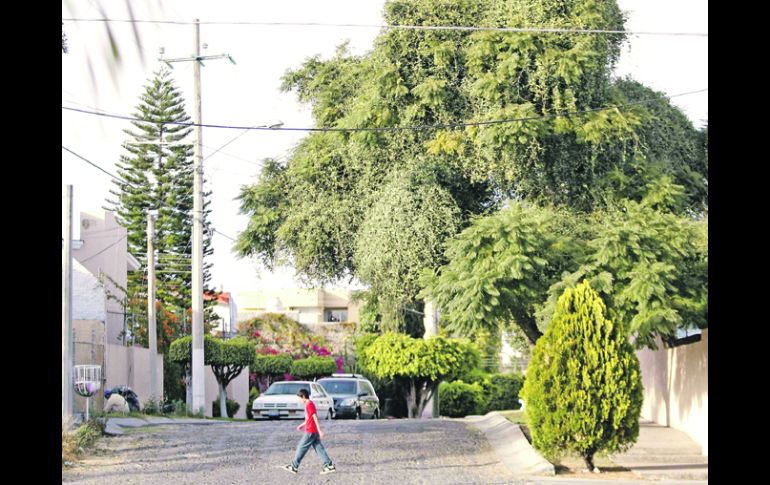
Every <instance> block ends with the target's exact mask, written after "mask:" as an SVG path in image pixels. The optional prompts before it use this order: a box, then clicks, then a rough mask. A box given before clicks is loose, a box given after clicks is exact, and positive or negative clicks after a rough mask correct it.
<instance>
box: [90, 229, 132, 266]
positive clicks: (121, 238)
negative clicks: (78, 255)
mask: <svg viewBox="0 0 770 485" xmlns="http://www.w3.org/2000/svg"><path fill="white" fill-rule="evenodd" d="M127 237H128V234H126V235H123V236H121V237H120V238H119V239H118V240H117V241H115V242H114V243H112V244H110V245H109V246H107V247H105V248H104V249H102V250H101V251H99V252H98V253H95V254H92V255H91V256H89V257H87V258H86V259H83V260H81V261H80V263H81V264H83V263H85V262H86V261H88V260H90V259H92V258H95V257H96V256H99V255H100V254H102V253H103V252H105V251H107V250H108V249H110V248H111V247H113V246H115V245H116V244H118V243H119V242H120V241H122V240H124V239H125V238H127Z"/></svg>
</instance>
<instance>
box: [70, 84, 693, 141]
mask: <svg viewBox="0 0 770 485" xmlns="http://www.w3.org/2000/svg"><path fill="white" fill-rule="evenodd" d="M706 91H708V88H705V89H699V90H697V91H689V92H686V93H679V94H672V95H671V96H668V98H676V97H679V96H687V95H691V94H698V93H703V92H706ZM655 101H657V98H649V99H645V100H641V101H634V102H631V103H624V104H618V105H615V106H605V107H603V108H592V109H587V110H582V111H575V112H574V113H563V114H550V115H544V116H530V117H525V118H508V119H501V120H488V121H471V122H466V123H444V124H437V125H413V126H385V127H373V128H331V127H319V128H299V127H285V126H284V127H280V128H268V127H258V126H257V127H255V126H233V125H215V124H206V123H188V122H181V121H163V122H160V124H167V125H181V126H200V127H203V128H222V129H229V130H266V131H267V130H269V131H309V132H343V133H346V132H356V131H374V132H387V131H418V130H432V129H437V128H438V129H452V128H465V127H469V126H485V125H498V124H503V123H516V122H524V121H544V120H547V119H551V118H570V117H573V116H577V115H581V114H587V113H594V112H598V111H607V110H613V109H619V108H625V107H627V106H634V105H640V104H645V103H651V102H655ZM62 109H64V110H68V111H75V112H78V113H85V114H91V115H95V116H104V117H107V118H116V119H122V120H127V121H142V120H140V119H138V118H134V117H131V116H122V115H111V114H104V113H97V112H95V111H88V110H84V109H76V108H68V107H65V106H62Z"/></svg>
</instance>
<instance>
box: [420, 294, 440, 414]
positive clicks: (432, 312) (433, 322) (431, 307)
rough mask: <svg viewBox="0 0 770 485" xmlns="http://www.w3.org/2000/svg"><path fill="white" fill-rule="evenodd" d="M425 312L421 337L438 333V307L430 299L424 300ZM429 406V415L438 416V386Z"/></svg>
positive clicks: (428, 336)
mask: <svg viewBox="0 0 770 485" xmlns="http://www.w3.org/2000/svg"><path fill="white" fill-rule="evenodd" d="M424 312H425V314H424V315H423V325H424V326H425V335H424V336H423V338H425V339H429V338H431V337H435V336H436V335H438V319H439V314H438V308H437V307H436V304H435V303H433V302H432V301H430V300H425V310H424ZM427 405H429V406H430V407H431V417H433V418H438V417H439V402H438V387H436V392H435V393H434V394H433V397H432V398H431V399H430V401H429V402H428V404H427Z"/></svg>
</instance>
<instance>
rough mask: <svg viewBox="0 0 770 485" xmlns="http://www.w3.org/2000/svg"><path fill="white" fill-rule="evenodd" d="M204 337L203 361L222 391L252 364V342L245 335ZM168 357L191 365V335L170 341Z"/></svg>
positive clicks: (253, 353) (254, 353) (253, 357)
mask: <svg viewBox="0 0 770 485" xmlns="http://www.w3.org/2000/svg"><path fill="white" fill-rule="evenodd" d="M204 339H205V340H204V343H203V363H204V365H210V366H211V371H212V372H213V373H214V376H215V377H216V379H217V383H218V384H219V386H220V393H222V392H223V391H222V389H224V388H226V387H227V385H228V384H229V383H230V382H231V381H232V380H233V379H235V378H236V377H238V376H239V375H240V373H241V372H242V371H243V369H244V368H245V367H252V366H253V365H254V359H255V357H256V350H255V347H254V342H251V341H249V339H247V338H245V337H236V338H233V339H230V340H221V339H217V338H214V337H212V336H211V335H205V336H204ZM169 359H171V360H172V361H175V362H182V363H185V364H186V365H188V366H189V365H191V362H192V336H188V337H182V338H181V339H178V340H175V341H174V342H172V343H171V347H170V348H169ZM220 414H221V411H220Z"/></svg>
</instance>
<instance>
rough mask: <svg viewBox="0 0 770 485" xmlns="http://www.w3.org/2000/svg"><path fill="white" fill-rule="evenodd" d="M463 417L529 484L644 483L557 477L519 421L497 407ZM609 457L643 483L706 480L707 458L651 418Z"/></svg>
mask: <svg viewBox="0 0 770 485" xmlns="http://www.w3.org/2000/svg"><path fill="white" fill-rule="evenodd" d="M463 419H464V420H465V421H466V422H467V423H468V424H470V425H471V426H474V427H475V428H478V429H479V430H480V431H482V432H483V433H484V434H485V435H486V436H487V439H488V440H489V443H490V445H492V448H494V449H495V452H497V454H498V456H499V457H500V461H501V462H502V463H503V464H504V465H505V466H506V467H508V469H509V470H510V471H511V472H512V473H513V474H514V475H515V476H516V477H520V478H527V479H530V480H534V481H533V482H531V483H548V482H570V483H573V482H575V481H576V482H578V483H581V484H586V485H588V484H589V483H618V484H620V483H624V484H625V483H640V482H637V481H628V480H621V481H613V480H607V479H593V480H592V479H591V478H588V477H586V478H585V479H577V478H574V477H557V476H553V475H554V471H553V470H554V469H553V465H551V463H549V462H547V461H546V460H545V459H544V458H542V457H541V456H540V454H539V453H537V452H536V451H535V450H534V448H532V446H531V445H530V444H529V442H528V441H527V438H526V437H525V436H524V434H523V433H522V432H521V429H520V428H519V426H518V425H515V424H513V423H511V422H509V421H508V420H507V419H505V418H504V417H503V416H502V415H501V414H499V413H498V412H497V411H492V412H490V413H488V414H486V415H485V416H467V417H465V418H463ZM610 459H611V460H612V461H613V462H614V463H615V464H617V465H620V466H623V467H625V468H628V469H629V470H631V472H632V473H634V474H635V475H637V476H638V477H639V478H640V480H643V481H644V482H647V481H655V482H656V483H688V484H692V485H695V484H700V483H707V481H708V457H706V456H703V455H701V449H700V446H698V445H697V444H696V443H695V442H694V441H693V440H692V439H691V438H690V437H689V436H687V435H686V434H685V433H683V432H682V431H678V430H676V429H673V428H667V427H665V426H661V425H659V424H655V423H652V422H650V421H644V420H643V421H640V426H639V439H638V440H637V442H636V444H635V445H634V446H633V447H632V448H631V449H630V450H628V451H627V452H625V453H622V454H617V455H612V456H611V457H610ZM548 475H550V476H548ZM683 481H684V482H683ZM644 482H641V483H644Z"/></svg>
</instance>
